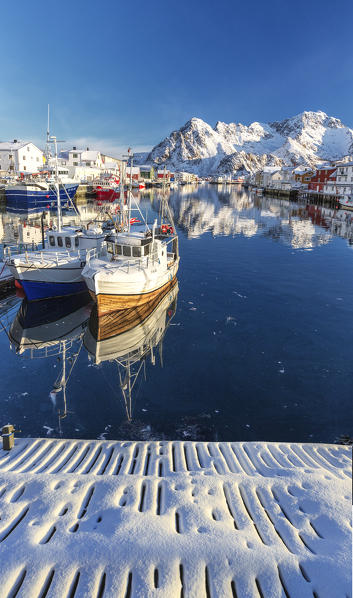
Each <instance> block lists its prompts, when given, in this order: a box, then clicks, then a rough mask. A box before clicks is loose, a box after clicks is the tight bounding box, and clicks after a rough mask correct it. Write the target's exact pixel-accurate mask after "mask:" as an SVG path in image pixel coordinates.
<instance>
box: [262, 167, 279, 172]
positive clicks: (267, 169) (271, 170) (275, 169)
mask: <svg viewBox="0 0 353 598" xmlns="http://www.w3.org/2000/svg"><path fill="white" fill-rule="evenodd" d="M277 170H280V167H279V166H264V168H263V170H262V171H263V172H276V171H277Z"/></svg>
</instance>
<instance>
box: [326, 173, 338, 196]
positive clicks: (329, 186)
mask: <svg viewBox="0 0 353 598" xmlns="http://www.w3.org/2000/svg"><path fill="white" fill-rule="evenodd" d="M336 178H337V170H335V172H333V173H332V174H331V176H330V177H329V178H328V179H327V182H326V183H325V185H324V194H325V195H337V194H338V191H337V181H336Z"/></svg>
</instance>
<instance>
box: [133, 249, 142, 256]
mask: <svg viewBox="0 0 353 598" xmlns="http://www.w3.org/2000/svg"><path fill="white" fill-rule="evenodd" d="M132 256H133V257H141V247H133V248H132Z"/></svg>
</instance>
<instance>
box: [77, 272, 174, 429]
mask: <svg viewBox="0 0 353 598" xmlns="http://www.w3.org/2000/svg"><path fill="white" fill-rule="evenodd" d="M178 291H179V288H178V283H177V281H175V283H174V285H173V287H172V288H171V289H170V290H169V291H162V293H160V294H159V295H158V296H157V297H156V298H155V300H154V301H152V302H150V303H146V304H144V305H142V306H138V307H133V308H130V309H125V310H119V311H116V312H114V313H110V314H106V315H104V316H102V317H99V316H98V311H97V306H96V305H95V306H94V307H93V309H92V312H91V316H90V319H89V323H88V326H87V328H86V331H85V334H84V337H83V344H84V346H85V348H86V350H87V351H88V353H89V355H90V356H91V357H92V358H93V359H94V362H95V363H96V364H100V363H102V362H104V361H115V362H116V364H117V366H118V375H119V385H120V389H121V392H122V396H123V400H124V405H125V409H126V414H127V419H128V420H129V421H131V419H132V391H133V389H134V386H135V384H136V380H137V378H138V376H139V373H140V372H141V369H142V368H143V367H145V365H146V360H147V357H148V356H150V358H151V362H152V364H153V365H154V364H155V355H154V349H155V347H158V348H159V354H160V357H161V362H162V341H163V338H164V335H165V333H166V331H167V328H168V326H169V324H170V322H171V320H172V318H173V317H174V314H175V311H176V301H177V295H178Z"/></svg>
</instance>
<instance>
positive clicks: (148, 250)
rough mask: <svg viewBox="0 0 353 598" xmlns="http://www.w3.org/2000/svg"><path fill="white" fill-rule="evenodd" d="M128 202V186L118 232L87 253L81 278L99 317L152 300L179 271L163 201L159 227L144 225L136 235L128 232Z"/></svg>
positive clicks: (169, 217)
mask: <svg viewBox="0 0 353 598" xmlns="http://www.w3.org/2000/svg"><path fill="white" fill-rule="evenodd" d="M131 200H132V194H131V186H130V192H129V202H128V205H124V206H123V209H122V210H121V211H120V218H121V220H120V230H121V232H117V233H114V234H111V235H110V236H108V237H107V239H106V243H105V244H104V246H103V248H102V250H101V251H100V252H97V251H92V252H88V254H87V264H86V266H85V268H84V269H83V272H82V276H83V278H84V280H85V281H86V284H87V287H88V289H89V291H90V293H91V296H92V298H93V299H94V300H95V301H96V302H97V310H98V316H101V315H103V314H106V313H109V312H113V311H116V310H117V309H127V308H130V307H134V306H136V305H142V304H144V303H147V302H149V301H152V300H153V299H154V298H155V297H156V296H157V295H158V294H159V293H160V292H161V291H162V290H163V289H168V288H171V287H172V285H173V284H174V279H175V276H176V273H177V271H178V267H179V249H178V237H177V235H176V232H175V227H174V223H173V220H172V215H171V213H170V210H169V206H168V204H167V202H166V200H165V199H162V200H161V201H162V206H161V212H160V224H159V225H158V226H157V221H155V223H154V225H153V227H152V230H151V229H150V228H149V227H148V225H147V223H145V226H144V227H142V230H140V231H137V232H132V230H131ZM125 208H126V209H125ZM136 208H137V210H138V211H139V213H140V217H141V220H143V221H144V216H143V214H142V213H141V211H140V209H139V208H138V206H137V204H136Z"/></svg>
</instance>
